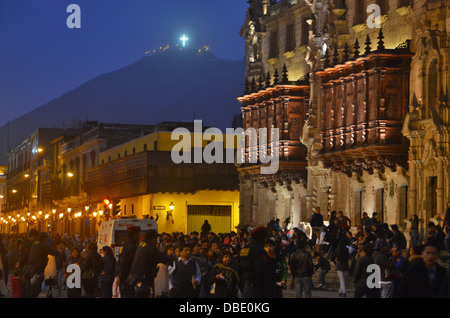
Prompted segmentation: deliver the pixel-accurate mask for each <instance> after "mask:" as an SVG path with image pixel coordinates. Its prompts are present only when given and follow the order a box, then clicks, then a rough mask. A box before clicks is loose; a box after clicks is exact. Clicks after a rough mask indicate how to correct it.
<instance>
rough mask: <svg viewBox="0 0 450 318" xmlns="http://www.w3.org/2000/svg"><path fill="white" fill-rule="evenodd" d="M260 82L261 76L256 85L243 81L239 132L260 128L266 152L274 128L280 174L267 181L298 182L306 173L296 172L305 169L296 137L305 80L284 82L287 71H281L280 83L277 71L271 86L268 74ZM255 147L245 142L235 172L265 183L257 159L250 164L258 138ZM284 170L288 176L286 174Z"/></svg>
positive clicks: (305, 95) (305, 92) (306, 91)
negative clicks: (264, 137)
mask: <svg viewBox="0 0 450 318" xmlns="http://www.w3.org/2000/svg"><path fill="white" fill-rule="evenodd" d="M264 82H265V85H263V79H262V77H260V78H259V80H258V83H256V81H255V80H253V81H252V82H251V83H249V82H247V87H246V90H245V94H244V96H241V97H239V98H238V100H239V101H240V102H241V111H242V118H243V129H244V131H247V129H249V128H253V129H255V130H256V131H258V130H259V129H260V128H266V129H267V134H268V138H267V139H268V141H269V142H268V149H270V141H271V139H270V138H271V135H270V134H271V129H272V128H277V129H278V130H279V148H278V150H277V151H279V160H280V173H278V174H277V176H274V177H271V179H272V180H275V179H276V180H277V182H279V183H283V182H285V181H286V180H294V181H295V182H298V180H300V179H302V180H303V179H305V178H306V174H304V173H301V172H300V171H299V169H304V168H306V166H307V161H306V154H307V149H306V147H305V146H304V145H303V144H302V143H301V142H300V137H301V135H302V130H303V125H304V122H305V119H306V111H307V106H308V103H309V96H310V83H309V78H308V77H304V78H301V79H300V80H298V81H297V82H289V81H287V69H286V68H284V69H283V71H282V79H281V80H280V81H278V72H277V71H276V72H275V73H274V80H273V84H272V83H271V81H270V74H268V75H267V76H266V77H265V80H264ZM257 145H258V146H256V147H251V145H250V144H249V140H248V139H246V143H245V154H244V155H245V164H242V165H241V166H240V168H239V169H238V170H239V171H240V173H241V174H243V175H246V176H251V177H252V178H257V179H258V182H261V183H264V184H265V183H266V179H267V178H265V177H264V178H263V176H260V175H259V167H260V166H261V165H262V163H260V161H259V160H258V162H257V163H252V162H253V161H252V160H251V159H252V158H258V153H259V136H258V142H257ZM270 151H271V149H270ZM269 154H270V153H269ZM288 171H289V173H287V172H288ZM261 178H263V179H264V180H262V179H261ZM274 178H275V179H274ZM260 179H261V180H260ZM283 180H284V181H283ZM267 182H268V181H267Z"/></svg>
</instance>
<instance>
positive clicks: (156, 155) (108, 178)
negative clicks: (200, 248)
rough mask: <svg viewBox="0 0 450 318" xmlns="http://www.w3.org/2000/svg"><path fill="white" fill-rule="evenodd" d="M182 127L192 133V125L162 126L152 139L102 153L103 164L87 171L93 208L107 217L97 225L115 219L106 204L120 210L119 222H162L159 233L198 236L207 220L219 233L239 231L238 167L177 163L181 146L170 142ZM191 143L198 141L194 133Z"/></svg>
mask: <svg viewBox="0 0 450 318" xmlns="http://www.w3.org/2000/svg"><path fill="white" fill-rule="evenodd" d="M178 127H184V128H187V129H188V130H189V131H193V125H192V123H171V122H167V123H161V124H158V125H156V127H155V130H154V132H152V133H150V134H148V135H145V136H142V137H139V138H135V139H133V140H130V141H128V142H126V143H123V144H121V145H118V146H116V147H113V148H110V149H108V150H105V151H103V152H100V154H99V162H100V164H99V165H98V166H97V167H95V168H93V169H90V170H89V171H88V180H87V185H88V187H87V196H88V197H89V199H90V202H92V203H96V204H97V205H96V207H95V209H96V210H97V211H100V210H101V211H103V212H102V215H103V216H102V217H100V215H98V217H97V219H98V221H101V220H104V219H105V218H106V215H107V214H109V216H110V217H111V216H112V214H116V213H117V211H116V213H114V211H112V210H111V209H110V208H108V207H107V206H104V204H103V200H104V199H105V198H108V199H109V200H110V201H111V202H112V204H113V205H115V206H116V205H118V206H119V207H120V212H119V213H120V215H119V214H117V215H116V216H120V217H136V218H149V217H154V218H155V219H156V218H158V228H159V231H160V232H167V233H171V232H183V233H188V232H192V231H198V232H200V229H201V225H202V224H203V222H204V220H205V219H208V220H209V222H210V224H211V225H212V230H213V231H214V232H216V233H221V232H222V233H226V232H230V231H236V229H235V227H236V226H237V225H238V223H239V178H238V173H237V171H236V168H235V166H234V164H233V163H211V164H209V163H208V164H207V163H204V162H202V163H194V162H192V163H180V164H177V163H174V162H173V160H172V158H171V151H172V149H173V148H174V146H175V145H176V144H177V143H178V142H179V141H178V140H172V131H173V130H174V129H176V128H178ZM204 134H205V135H206V134H207V133H204ZM201 135H203V133H201ZM197 137H200V138H202V147H205V146H207V145H208V142H209V140H207V139H208V138H206V137H205V138H203V136H197ZM189 138H195V135H194V133H193V132H192V133H191V134H189ZM225 147H226V146H225ZM234 148H235V147H233V151H234ZM188 150H189V151H191V149H188ZM192 151H194V150H193V149H192ZM171 205H172V206H173V209H172V210H171V209H170V208H169V207H170V206H171Z"/></svg>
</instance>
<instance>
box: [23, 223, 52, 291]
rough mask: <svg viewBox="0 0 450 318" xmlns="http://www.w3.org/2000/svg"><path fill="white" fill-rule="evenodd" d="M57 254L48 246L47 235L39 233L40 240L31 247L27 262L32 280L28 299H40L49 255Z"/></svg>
mask: <svg viewBox="0 0 450 318" xmlns="http://www.w3.org/2000/svg"><path fill="white" fill-rule="evenodd" d="M55 254H56V251H54V250H52V249H51V248H50V246H49V245H48V235H47V233H45V232H41V233H39V237H38V239H37V240H36V241H34V242H33V245H32V246H31V249H30V255H29V257H28V262H27V270H28V277H30V278H31V280H30V289H29V294H28V297H30V298H36V297H38V295H39V293H40V290H41V287H42V283H43V281H44V278H45V276H44V271H45V267H46V266H47V262H48V255H55Z"/></svg>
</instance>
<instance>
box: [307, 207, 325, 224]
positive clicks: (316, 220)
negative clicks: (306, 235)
mask: <svg viewBox="0 0 450 318" xmlns="http://www.w3.org/2000/svg"><path fill="white" fill-rule="evenodd" d="M309 224H310V225H311V227H312V228H313V229H316V228H317V229H321V228H322V227H323V215H322V214H320V208H319V207H316V209H315V210H314V213H313V214H312V215H311V218H310V219H309Z"/></svg>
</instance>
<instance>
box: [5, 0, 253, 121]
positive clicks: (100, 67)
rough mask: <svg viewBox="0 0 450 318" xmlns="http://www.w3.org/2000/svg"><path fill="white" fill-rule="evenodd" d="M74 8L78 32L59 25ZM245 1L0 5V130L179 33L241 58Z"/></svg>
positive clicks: (12, 0) (77, 0)
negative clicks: (78, 9) (76, 7)
mask: <svg viewBox="0 0 450 318" xmlns="http://www.w3.org/2000/svg"><path fill="white" fill-rule="evenodd" d="M72 3H73V4H78V5H79V6H80V7H81V29H69V28H67V25H66V20H67V17H68V16H69V15H70V13H67V12H66V9H67V7H68V5H70V4H72ZM247 7H248V4H247V1H246V0H226V1H225V0H222V1H220V0H171V1H168V0H160V1H156V0H1V1H0V126H2V125H3V124H5V123H6V122H7V121H8V120H10V121H11V120H13V119H15V118H17V117H20V116H21V115H23V114H25V113H27V112H29V111H31V110H33V109H34V108H37V107H39V106H41V105H43V104H45V103H47V102H48V101H50V100H52V99H54V98H56V97H58V96H60V95H62V94H64V93H66V92H68V91H70V90H72V89H74V88H76V87H78V86H80V85H81V84H83V83H84V82H86V81H88V80H90V79H92V78H94V77H96V76H98V75H101V74H104V73H107V72H110V71H114V70H117V69H120V68H122V67H124V66H127V65H129V64H132V63H134V62H135V61H137V60H139V59H140V58H141V57H142V56H144V54H145V52H146V51H149V50H153V49H158V48H159V47H160V46H165V45H167V44H169V45H170V46H171V47H173V46H174V45H175V44H176V43H177V41H178V39H179V38H180V36H181V35H182V34H186V35H187V36H188V37H189V38H190V46H191V47H201V46H203V45H208V46H210V49H211V52H212V53H213V54H214V55H216V56H217V57H220V58H224V59H232V60H239V59H243V58H244V41H243V39H242V38H240V36H239V30H240V27H241V25H242V24H243V23H244V18H245V12H246V8H247Z"/></svg>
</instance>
